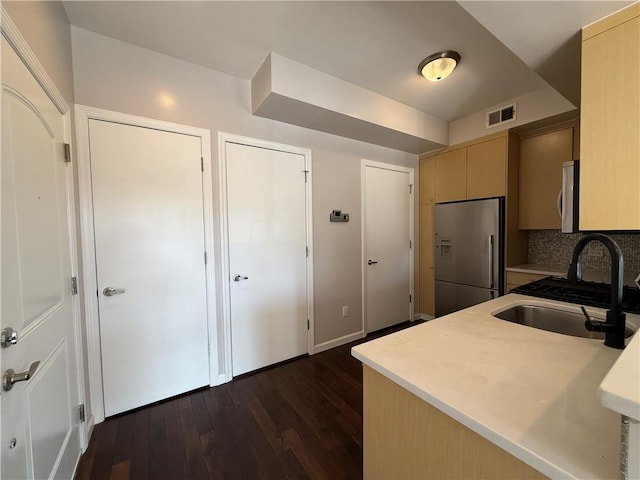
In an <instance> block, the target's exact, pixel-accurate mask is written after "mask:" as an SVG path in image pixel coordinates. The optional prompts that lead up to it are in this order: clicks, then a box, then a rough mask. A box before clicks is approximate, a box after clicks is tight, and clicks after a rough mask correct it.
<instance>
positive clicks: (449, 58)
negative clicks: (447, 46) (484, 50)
mask: <svg viewBox="0 0 640 480" xmlns="http://www.w3.org/2000/svg"><path fill="white" fill-rule="evenodd" d="M458 63H460V54H459V53H458V52H455V51H453V50H444V51H442V52H438V53H434V54H433V55H429V56H428V57H427V58H425V59H424V60H423V61H421V62H420V65H418V73H419V74H421V75H422V76H423V77H424V78H426V79H427V80H430V81H432V82H439V81H440V80H443V79H445V78H447V77H448V76H449V75H450V74H451V72H453V69H454V68H456V66H457V65H458Z"/></svg>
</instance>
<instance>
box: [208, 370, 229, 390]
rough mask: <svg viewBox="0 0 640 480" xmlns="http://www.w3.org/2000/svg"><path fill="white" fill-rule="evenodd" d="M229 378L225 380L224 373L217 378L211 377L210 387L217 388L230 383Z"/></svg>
mask: <svg viewBox="0 0 640 480" xmlns="http://www.w3.org/2000/svg"><path fill="white" fill-rule="evenodd" d="M230 381H231V378H227V375H226V374H225V373H221V374H219V375H218V376H217V377H211V383H210V384H209V386H210V387H217V386H218V385H222V384H223V383H227V382H230Z"/></svg>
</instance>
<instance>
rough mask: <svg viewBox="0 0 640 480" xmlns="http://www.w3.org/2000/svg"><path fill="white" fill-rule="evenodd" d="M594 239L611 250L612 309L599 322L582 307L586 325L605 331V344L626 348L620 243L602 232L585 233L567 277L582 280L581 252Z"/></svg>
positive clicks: (590, 328) (575, 250)
mask: <svg viewBox="0 0 640 480" xmlns="http://www.w3.org/2000/svg"><path fill="white" fill-rule="evenodd" d="M593 240H597V241H599V242H600V243H602V244H604V246H605V247H607V250H609V256H610V257H611V309H610V310H608V311H607V317H606V321H604V322H599V321H594V320H591V318H589V314H587V311H586V310H585V309H584V307H582V312H583V313H584V315H585V317H586V318H587V320H586V321H585V322H584V326H585V328H586V329H587V330H589V331H590V332H594V331H595V332H604V334H605V340H604V344H605V345H606V346H608V347H612V348H619V349H622V348H624V333H625V314H624V312H623V311H622V308H621V305H622V287H623V281H622V274H623V272H624V260H623V258H622V251H621V250H620V247H619V246H618V244H617V243H616V242H614V241H613V240H612V239H611V238H610V237H608V236H606V235H603V234H601V233H589V234H587V235H585V236H584V237H582V238H581V239H580V240H579V241H578V243H576V246H575V247H574V248H573V256H572V258H571V264H570V265H569V272H568V273H567V278H568V279H569V281H571V282H574V283H577V282H579V281H581V280H582V265H581V264H580V253H582V250H584V247H586V246H587V244H588V243H590V242H592V241H593Z"/></svg>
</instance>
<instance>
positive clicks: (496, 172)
mask: <svg viewBox="0 0 640 480" xmlns="http://www.w3.org/2000/svg"><path fill="white" fill-rule="evenodd" d="M506 161H507V139H506V137H502V138H496V139H494V140H490V141H488V142H482V143H478V144H476V145H470V146H469V147H467V199H469V200H471V199H475V198H488V197H499V196H503V195H505V192H506V173H507V169H506Z"/></svg>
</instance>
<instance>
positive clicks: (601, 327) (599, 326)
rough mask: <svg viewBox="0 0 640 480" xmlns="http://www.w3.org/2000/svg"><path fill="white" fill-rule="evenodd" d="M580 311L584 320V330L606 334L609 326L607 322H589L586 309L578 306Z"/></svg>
mask: <svg viewBox="0 0 640 480" xmlns="http://www.w3.org/2000/svg"><path fill="white" fill-rule="evenodd" d="M580 310H582V314H583V315H584V318H586V320H585V322H584V328H586V329H587V330H588V331H590V332H606V331H607V329H608V328H609V327H610V325H609V324H608V323H607V322H599V321H597V320H595V321H594V320H591V317H590V316H589V313H588V312H587V310H586V308H584V307H583V306H582V305H580Z"/></svg>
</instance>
